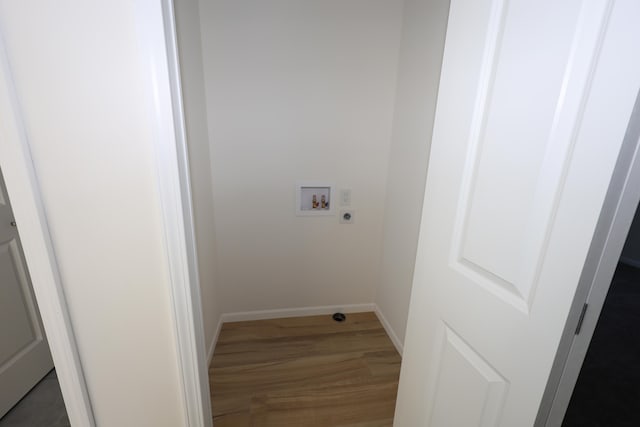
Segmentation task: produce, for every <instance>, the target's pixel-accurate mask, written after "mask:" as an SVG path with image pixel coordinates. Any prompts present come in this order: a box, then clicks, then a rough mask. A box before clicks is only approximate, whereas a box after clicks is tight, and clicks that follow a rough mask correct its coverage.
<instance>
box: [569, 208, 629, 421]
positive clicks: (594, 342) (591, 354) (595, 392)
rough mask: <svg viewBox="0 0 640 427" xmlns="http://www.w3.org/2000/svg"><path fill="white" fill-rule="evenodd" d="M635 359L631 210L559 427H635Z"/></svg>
mask: <svg viewBox="0 0 640 427" xmlns="http://www.w3.org/2000/svg"><path fill="white" fill-rule="evenodd" d="M639 359H640V215H639V211H638V210H636V214H635V217H634V220H633V222H632V224H631V228H630V230H629V234H628V236H627V240H626V243H625V245H624V248H623V250H622V255H621V256H620V260H619V262H618V264H617V267H616V271H615V274H614V276H613V280H612V281H611V285H610V287H609V291H608V293H607V297H606V299H605V302H604V306H603V308H602V311H601V312H600V317H599V319H598V323H597V325H596V328H595V331H594V333H593V337H592V339H591V343H590V344H589V349H588V350H587V354H586V356H585V359H584V362H583V364H582V368H581V370H580V374H579V375H578V380H577V382H576V386H575V388H574V390H573V394H572V396H571V400H570V401H569V406H568V408H567V412H566V414H565V417H564V421H563V423H562V426H563V427H577V426H580V427H595V426H602V425H615V426H637V425H640V413H638V411H637V404H638V401H640V369H639V367H638V360H639Z"/></svg>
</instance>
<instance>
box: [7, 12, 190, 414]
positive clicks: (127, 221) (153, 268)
mask: <svg viewBox="0 0 640 427" xmlns="http://www.w3.org/2000/svg"><path fill="white" fill-rule="evenodd" d="M0 32H1V33H2V36H3V37H4V39H5V41H6V44H7V47H8V57H9V61H10V66H11V71H12V73H13V75H14V79H15V84H16V88H17V93H18V98H19V103H20V107H21V110H22V114H23V117H24V120H25V126H26V131H27V136H28V139H29V143H30V145H31V148H32V154H33V159H34V166H35V170H36V173H37V176H38V180H39V184H40V187H41V190H42V193H43V199H44V200H43V202H44V207H45V210H46V214H47V218H48V221H49V225H50V229H51V233H52V236H51V237H52V240H53V243H54V249H55V252H56V256H57V261H58V263H59V267H60V273H61V276H62V281H63V285H64V289H65V293H66V298H67V301H68V305H69V310H70V317H71V321H72V324H73V327H74V331H75V335H76V339H77V342H78V347H79V353H80V358H81V362H82V365H83V367H84V371H85V374H86V380H87V385H88V390H89V393H90V397H91V401H92V404H93V408H94V410H95V415H96V421H97V424H98V425H100V426H132V427H133V426H135V427H140V426H167V427H175V426H180V425H182V424H183V419H184V408H183V405H182V401H181V396H180V391H179V390H180V387H179V381H178V378H179V372H178V362H177V356H176V344H175V342H174V337H173V324H172V321H171V310H170V305H169V284H168V272H167V267H166V264H167V261H166V250H165V247H164V242H163V238H162V236H163V233H162V230H161V224H160V221H161V217H160V215H161V214H160V208H159V200H158V195H157V177H156V172H155V169H154V161H153V158H154V153H153V147H152V140H151V131H150V129H151V124H150V117H149V115H150V108H149V107H150V105H149V104H148V102H149V100H150V96H151V94H150V92H149V90H148V89H149V83H148V82H149V77H148V75H144V74H143V71H142V69H141V62H140V59H141V57H142V53H141V52H140V51H139V48H138V44H137V39H138V35H137V33H136V28H135V17H134V10H133V3H132V2H129V1H124V0H114V1H109V2H85V1H78V0H61V1H56V2H49V1H36V0H30V1H20V2H15V1H6V0H2V1H0ZM0 161H1V159H0ZM9 191H11V189H9Z"/></svg>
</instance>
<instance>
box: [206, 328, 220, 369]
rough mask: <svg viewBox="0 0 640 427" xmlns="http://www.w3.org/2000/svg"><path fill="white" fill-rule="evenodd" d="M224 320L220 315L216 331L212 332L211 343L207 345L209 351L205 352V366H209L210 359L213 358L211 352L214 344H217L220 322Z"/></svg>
mask: <svg viewBox="0 0 640 427" xmlns="http://www.w3.org/2000/svg"><path fill="white" fill-rule="evenodd" d="M223 323H224V321H223V320H222V316H220V319H219V320H218V326H217V327H216V331H215V333H214V334H213V340H211V345H210V346H209V351H208V352H207V367H209V366H211V361H212V360H213V353H214V352H215V350H216V344H218V337H219V336H220V331H221V330H222V324H223Z"/></svg>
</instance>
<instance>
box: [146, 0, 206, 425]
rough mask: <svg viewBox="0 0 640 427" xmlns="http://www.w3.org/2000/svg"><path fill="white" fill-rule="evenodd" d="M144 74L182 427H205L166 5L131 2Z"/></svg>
mask: <svg viewBox="0 0 640 427" xmlns="http://www.w3.org/2000/svg"><path fill="white" fill-rule="evenodd" d="M136 25H137V27H138V36H139V39H140V44H139V47H140V52H141V54H142V56H143V68H144V71H145V74H147V75H148V76H150V77H151V78H150V80H151V85H152V91H153V102H151V103H150V104H151V105H150V108H151V111H152V113H151V120H152V126H153V140H154V143H153V145H154V150H155V154H156V156H155V163H156V174H157V181H158V192H159V196H160V204H161V211H162V226H163V231H164V241H165V246H166V248H167V265H168V266H169V273H170V302H171V307H172V310H173V313H172V315H173V323H174V325H173V326H174V336H175V340H176V347H177V356H178V364H179V370H180V386H181V392H182V393H181V394H182V397H183V406H184V409H185V426H187V427H211V426H212V425H213V417H212V411H211V400H210V397H209V396H210V392H209V376H208V366H207V352H206V349H205V342H204V325H203V321H202V301H201V296H200V280H199V275H198V261H197V259H198V258H197V249H196V238H195V225H194V219H193V209H192V206H193V202H192V196H191V184H190V176H189V161H188V151H187V136H186V130H185V117H184V109H183V100H182V89H181V84H180V82H181V80H180V67H179V58H178V46H177V36H176V24H175V12H174V7H173V1H172V0H138V1H136Z"/></svg>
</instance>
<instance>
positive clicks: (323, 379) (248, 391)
mask: <svg viewBox="0 0 640 427" xmlns="http://www.w3.org/2000/svg"><path fill="white" fill-rule="evenodd" d="M399 374H400V356H399V355H398V353H397V351H396V349H395V347H394V346H393V344H392V343H391V341H390V340H389V337H388V336H387V335H386V333H385V331H384V329H383V328H382V325H381V324H380V322H379V321H378V319H377V317H376V315H375V314H374V313H353V314H347V319H346V321H344V322H341V323H339V322H335V321H334V320H332V319H331V316H309V317H292V318H287V319H272V320H259V321H249V322H234V323H225V324H224V325H223V326H222V331H221V332H220V337H219V339H218V344H217V345H216V349H215V353H214V356H213V361H212V363H211V366H210V368H209V382H210V384H211V403H212V407H213V419H214V425H215V427H229V426H233V427H236V426H237V427H245V426H252V427H263V426H264V427H266V426H269V427H271V426H273V427H276V426H277V427H288V426H291V427H316V426H318V427H320V426H322V427H325V426H335V427H338V426H339V427H382V426H391V425H392V420H393V412H394V407H395V401H396V393H397V389H398V377H399Z"/></svg>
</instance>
